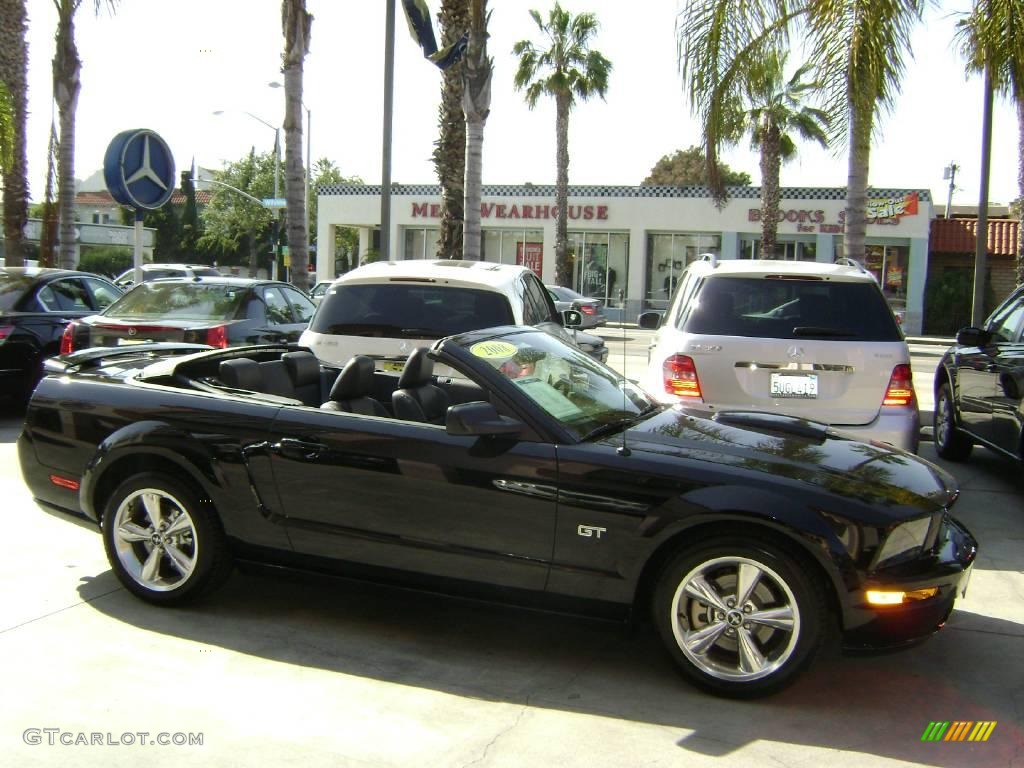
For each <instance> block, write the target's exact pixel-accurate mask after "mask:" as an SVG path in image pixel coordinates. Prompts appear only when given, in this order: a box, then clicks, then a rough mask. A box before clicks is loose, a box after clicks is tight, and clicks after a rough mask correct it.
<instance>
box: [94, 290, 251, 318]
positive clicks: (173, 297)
mask: <svg viewBox="0 0 1024 768" xmlns="http://www.w3.org/2000/svg"><path fill="white" fill-rule="evenodd" d="M246 293H248V288H246V287H243V286H238V285H210V284H205V285H203V284H198V285H197V284H195V283H142V284H141V285H138V286H136V287H135V288H133V289H132V290H130V291H129V292H128V293H126V294H125V295H124V296H122V297H121V298H120V299H118V300H117V301H115V302H114V303H113V304H111V305H110V307H108V308H107V310H106V311H105V312H104V313H103V315H104V316H105V317H118V318H126V319H127V318H131V319H143V318H147V319H148V318H162V319H164V320H233V319H234V318H235V317H236V315H237V314H238V308H239V306H240V305H241V303H242V301H243V300H244V298H245V295H246Z"/></svg>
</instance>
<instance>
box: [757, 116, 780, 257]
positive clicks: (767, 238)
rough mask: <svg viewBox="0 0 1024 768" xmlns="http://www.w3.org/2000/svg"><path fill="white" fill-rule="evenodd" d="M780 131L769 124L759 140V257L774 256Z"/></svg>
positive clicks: (777, 212) (776, 232) (776, 234)
mask: <svg viewBox="0 0 1024 768" xmlns="http://www.w3.org/2000/svg"><path fill="white" fill-rule="evenodd" d="M779 144H780V133H779V129H778V128H777V127H776V126H774V125H773V126H771V127H770V128H769V129H768V130H767V132H766V133H765V136H764V138H763V140H762V142H761V258H762V259H774V258H775V241H776V239H777V236H778V232H779V166H780V165H781V164H782V158H781V155H780V149H779Z"/></svg>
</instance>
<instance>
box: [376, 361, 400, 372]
mask: <svg viewBox="0 0 1024 768" xmlns="http://www.w3.org/2000/svg"><path fill="white" fill-rule="evenodd" d="M403 368H405V361H404V360H383V361H381V364H380V369H381V370H382V371H399V372H401V370H402V369H403Z"/></svg>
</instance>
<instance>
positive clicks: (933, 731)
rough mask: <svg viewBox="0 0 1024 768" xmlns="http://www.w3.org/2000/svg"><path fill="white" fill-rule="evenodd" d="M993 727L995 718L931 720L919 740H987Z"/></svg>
mask: <svg viewBox="0 0 1024 768" xmlns="http://www.w3.org/2000/svg"><path fill="white" fill-rule="evenodd" d="M995 728H996V721H995V720H979V721H978V722H974V721H973V720H954V721H952V722H950V721H949V720H940V721H932V722H930V723H928V727H927V728H925V729H924V733H923V734H921V741H988V738H989V736H991V735H992V731H994V730H995Z"/></svg>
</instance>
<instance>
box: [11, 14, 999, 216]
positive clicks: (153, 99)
mask: <svg viewBox="0 0 1024 768" xmlns="http://www.w3.org/2000/svg"><path fill="white" fill-rule="evenodd" d="M548 2H549V0H544V2H541V0H491V2H490V3H489V5H490V7H491V9H492V17H491V21H490V27H489V30H490V35H491V37H490V39H489V41H488V48H489V52H490V54H491V56H492V57H493V59H494V80H493V85H492V99H491V114H490V117H489V118H488V120H487V124H486V128H485V133H484V158H483V180H484V183H485V184H522V183H525V182H532V183H535V184H551V183H554V179H555V111H554V105H553V103H551V100H550V99H548V100H542V101H541V102H539V103H538V105H537V107H536V108H535V109H533V110H530V109H529V108H528V107H527V105H526V103H525V101H524V99H523V96H522V93H521V92H517V91H516V90H515V89H514V87H513V85H512V78H513V75H514V72H515V66H516V61H515V57H514V56H513V55H512V52H511V51H512V46H513V44H514V43H515V42H516V41H518V40H522V39H532V40H535V41H538V42H539V35H538V34H537V28H536V25H535V24H534V23H533V20H532V19H531V18H530V16H529V13H528V11H529V9H530V8H536V9H538V10H540V11H541V14H542V15H544V16H546V14H547V11H548V9H549V8H550V7H551V6H550V5H549V4H548ZM427 3H428V5H429V7H430V8H431V11H432V12H434V13H436V12H437V10H438V8H439V7H440V0H427ZM397 5H398V8H397V14H398V15H397V25H396V37H395V40H396V44H395V48H396V50H395V96H394V122H393V125H394V128H393V131H394V133H393V154H392V172H391V178H392V181H395V182H398V183H401V184H435V183H437V178H436V175H435V173H434V168H433V165H432V163H431V160H430V154H431V151H432V150H433V142H434V140H435V138H436V136H437V106H438V102H439V97H440V88H441V72H440V70H438V69H437V68H436V67H435V66H434V65H433V64H431V63H430V62H428V61H427V60H425V59H424V58H423V57H422V53H421V52H420V50H419V48H418V47H417V46H416V44H415V43H414V41H413V40H412V38H411V37H410V35H409V33H408V30H407V28H406V25H405V20H404V16H403V14H402V11H401V3H400V2H399V3H397ZM280 6H281V3H280V1H279V0H173V2H155V0H123V1H122V2H120V3H119V4H118V9H117V11H116V13H114V14H110V13H109V12H108V11H107V10H101V11H100V12H99V14H94V13H93V2H92V0H84V2H83V3H82V9H81V10H80V11H79V13H78V17H77V35H76V38H77V41H78V45H79V54H80V56H81V59H82V62H83V64H82V74H81V80H82V91H81V95H80V98H79V105H78V113H77V140H76V161H75V174H76V176H77V177H78V178H79V179H84V178H87V177H88V176H90V175H91V174H93V173H94V172H95V171H98V170H100V169H101V168H102V163H103V154H104V151H105V150H106V147H107V144H108V143H109V142H110V140H111V139H112V138H113V137H114V136H115V135H116V134H117V133H119V132H120V131H122V130H126V129H130V128H149V129H152V130H154V131H156V132H157V133H159V134H160V135H161V136H163V138H164V139H165V140H166V141H167V142H168V144H169V145H170V147H171V149H172V150H173V152H174V154H175V158H176V162H177V165H178V168H179V170H180V169H182V168H187V167H188V166H189V165H190V164H191V162H192V160H193V158H194V159H195V161H196V163H197V164H200V165H202V166H204V167H207V168H218V167H220V166H221V165H222V164H223V163H224V162H225V161H230V160H236V159H238V158H240V157H242V156H243V155H245V154H246V153H247V152H248V151H249V149H250V148H251V147H255V148H256V150H257V151H270V150H271V149H272V148H273V141H274V136H273V131H272V129H271V128H270V127H269V126H267V125H263V124H261V123H260V122H259V121H257V120H254V119H252V118H251V117H249V116H247V115H246V113H247V112H248V113H251V114H252V115H255V116H257V117H258V118H260V120H262V121H265V122H266V123H269V124H271V125H277V124H280V123H281V122H283V119H284V89H283V88H278V89H275V88H272V87H270V86H269V85H268V84H269V83H271V82H274V81H277V82H283V77H282V75H281V73H280V68H279V67H280V54H281V51H282V49H283V46H284V41H283V37H282V34H281V24H280ZM563 7H565V8H566V9H568V10H570V11H572V12H575V13H578V12H582V11H591V12H594V13H595V14H596V15H597V17H598V20H599V22H600V25H601V26H600V29H599V31H598V34H597V36H596V38H595V39H594V41H593V47H594V48H595V49H597V50H599V51H601V52H602V53H603V54H604V55H605V56H606V57H607V58H608V59H610V60H611V62H612V65H613V70H612V73H611V76H610V79H609V88H608V94H607V98H606V100H601V99H599V98H598V99H595V100H593V101H590V102H582V103H579V104H578V105H577V107H576V108H575V109H574V110H573V112H572V115H571V117H570V128H569V151H570V164H569V182H570V184H609V185H617V184H625V185H635V184H639V183H640V182H641V181H642V180H643V179H644V177H645V176H647V174H648V173H649V172H650V169H651V168H652V167H653V166H654V164H655V163H656V162H657V161H658V159H659V158H660V157H662V156H663V155H666V154H671V153H672V152H674V151H676V150H677V149H685V148H686V147H689V146H691V145H693V144H697V143H699V141H700V133H699V127H698V125H697V123H696V121H695V120H694V119H693V117H692V115H691V114H690V109H689V105H688V103H687V99H686V97H685V94H684V92H683V86H682V81H681V79H680V77H679V71H678V61H677V50H676V34H675V21H676V16H677V13H678V9H679V5H678V0H630V1H629V2H625V1H623V0H563ZM968 7H969V2H968V1H967V0H945V1H944V2H941V8H938V9H932V10H930V11H929V12H928V14H927V16H926V18H925V22H924V24H922V25H920V26H919V27H918V28H917V29H916V30H915V32H914V34H913V38H912V47H913V58H911V59H908V61H907V64H906V73H905V77H904V81H903V84H902V88H901V95H900V96H899V97H898V103H897V105H896V107H895V109H894V110H893V111H892V112H891V113H889V114H886V115H884V116H883V117H882V118H881V120H880V121H879V125H878V129H877V135H876V138H875V141H874V143H873V146H872V153H871V168H870V172H869V177H868V181H869V184H870V185H871V186H873V187H875V188H907V189H930V190H931V191H932V195H933V197H934V199H935V202H936V205H937V206H939V207H941V206H942V205H944V204H945V201H946V195H947V190H948V182H947V181H944V180H943V168H944V167H945V166H947V165H949V164H950V163H956V164H957V165H958V166H960V170H959V172H958V174H957V178H956V186H957V190H956V192H955V194H954V198H953V202H954V204H955V205H956V204H959V205H970V204H975V205H976V204H977V201H978V195H979V189H980V176H981V173H980V168H981V162H980V155H981V149H980V147H981V139H980V136H981V103H982V93H981V91H982V86H981V80H980V78H979V77H971V78H969V79H968V78H967V76H966V75H965V68H964V64H963V61H962V58H961V57H960V55H959V53H958V51H957V49H956V47H955V45H954V43H953V28H954V24H955V19H956V13H957V12H962V11H964V10H966V9H967V8H968ZM307 9H308V10H309V11H310V13H312V14H313V16H314V21H313V26H312V36H311V45H310V53H309V55H308V56H307V58H306V62H305V91H304V95H303V101H304V102H305V105H306V106H307V107H308V108H309V109H310V115H311V134H310V135H311V138H312V154H313V156H314V159H316V158H320V157H327V158H329V159H331V160H333V161H334V162H335V163H336V164H337V165H338V167H339V168H340V169H341V172H342V173H343V174H344V175H346V176H358V177H360V178H362V179H363V180H364V181H366V182H367V183H370V184H378V183H380V178H381V167H382V160H381V146H382V142H381V135H382V121H383V96H382V92H383V84H384V26H385V24H384V16H385V14H384V10H385V2H384V0H360V1H359V2H352V0H307ZM28 11H29V110H30V115H29V147H28V151H29V184H30V193H31V197H32V199H33V200H36V201H38V200H40V199H42V197H43V194H44V182H45V172H46V146H47V140H48V136H49V126H50V121H51V115H54V114H55V111H54V110H55V108H52V107H51V93H52V86H51V61H52V58H53V49H54V44H53V35H54V30H55V28H56V12H55V10H54V6H53V2H52V0H28ZM795 55H796V54H794V56H795ZM214 112H221V113H222V114H220V115H215V114H214ZM1016 128H1017V121H1016V114H1015V110H1014V108H1013V107H1012V105H1011V104H1010V103H1009V102H1008V101H1007V100H1005V99H999V100H997V102H996V108H995V115H994V120H993V162H992V171H991V181H990V192H989V199H990V201H992V202H994V203H1006V202H1009V201H1010V200H1012V199H1014V198H1016V197H1017V196H1018V195H1017V192H1016V189H1017V181H1016V178H1017V159H1018V158H1017V145H1018V142H1017V138H1018V137H1017V130H1016ZM282 136H283V134H282ZM282 141H283V139H282ZM723 159H724V160H725V162H726V163H728V164H729V165H730V166H731V167H732V168H733V169H734V170H741V171H746V172H748V173H749V174H750V175H751V177H752V179H753V183H754V184H758V183H759V182H760V178H759V177H760V173H759V168H758V158H757V155H756V154H754V153H752V152H751V151H750V150H749V148H748V147H747V146H746V145H743V146H740V147H737V148H734V149H730V150H727V151H726V152H725V153H724V154H723ZM846 175H847V165H846V155H845V151H844V150H842V149H840V150H839V151H834V150H831V149H829V150H825V149H821V148H818V147H816V146H813V145H801V146H800V149H799V155H798V157H797V158H796V159H795V160H793V161H792V162H790V163H788V164H787V165H785V166H783V169H782V177H781V182H782V185H783V186H840V187H841V186H845V185H846Z"/></svg>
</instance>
